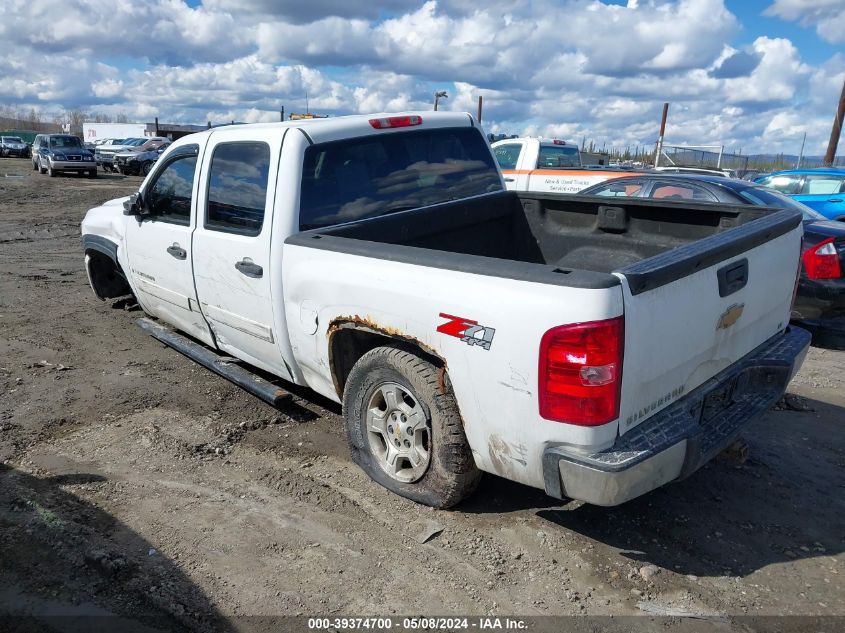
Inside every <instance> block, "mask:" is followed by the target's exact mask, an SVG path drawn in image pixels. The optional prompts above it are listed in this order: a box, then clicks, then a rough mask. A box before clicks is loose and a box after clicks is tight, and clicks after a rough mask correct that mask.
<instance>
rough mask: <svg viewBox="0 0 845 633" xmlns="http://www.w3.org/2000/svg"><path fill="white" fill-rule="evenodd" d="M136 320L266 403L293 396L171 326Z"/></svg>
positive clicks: (166, 342)
mask: <svg viewBox="0 0 845 633" xmlns="http://www.w3.org/2000/svg"><path fill="white" fill-rule="evenodd" d="M136 323H137V324H138V325H139V326H140V327H141V329H142V330H144V331H145V332H147V334H149V335H150V336H152V337H153V338H155V339H157V340H159V341H161V342H162V343H164V344H165V345H167V346H168V347H172V348H173V349H175V350H176V351H177V352H181V353H182V354H184V355H185V356H187V357H188V358H190V359H191V360H192V361H194V362H196V363H199V364H200V365H202V366H203V367H206V368H207V369H210V370H211V371H213V372H214V373H215V374H219V375H220V376H223V378H225V379H226V380H230V381H231V382H233V383H235V384H236V385H238V387H241V388H243V389H246V390H247V391H249V392H250V393H251V394H253V395H255V396H258V397H259V398H261V399H262V400H263V401H264V402H267V403H268V404H271V405H272V406H274V407H278V406H280V405H282V404H284V403H285V402H287V401H289V400H290V399H291V394H290V393H288V392H287V391H285V390H284V389H282V388H280V387H278V386H277V385H274V384H273V383H272V382H270V381H269V380H265V379H264V378H262V377H261V376H258V375H256V374H254V373H253V372H251V371H250V370H249V369H247V368H245V367H243V366H242V365H239V364H237V363H236V362H233V360H232V359H231V358H230V357H229V356H221V355H220V354H218V353H217V352H215V351H213V350H211V349H209V348H207V347H205V346H204V345H201V344H199V343H197V342H195V341H192V340H191V339H189V338H188V337H186V336H182V335H181V334H179V333H177V332H174V331H173V330H171V329H170V328H167V327H164V326H163V325H159V324H158V323H156V322H155V321H152V320H150V319H147V318H142V319H138V320H137V321H136Z"/></svg>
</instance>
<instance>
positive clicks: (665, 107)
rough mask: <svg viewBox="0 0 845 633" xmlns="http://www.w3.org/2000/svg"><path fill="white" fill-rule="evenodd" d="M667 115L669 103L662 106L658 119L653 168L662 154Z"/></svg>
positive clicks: (658, 162)
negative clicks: (658, 134) (658, 128)
mask: <svg viewBox="0 0 845 633" xmlns="http://www.w3.org/2000/svg"><path fill="white" fill-rule="evenodd" d="M668 115H669V102H668V101H667V102H666V103H664V104H663V116H661V117H660V136H658V137H657V147H656V148H655V150H654V166H655V167H657V166H658V165H659V164H660V155H661V154H662V153H663V135H664V134H665V133H666V117H667V116H668Z"/></svg>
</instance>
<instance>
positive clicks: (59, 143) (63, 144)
mask: <svg viewBox="0 0 845 633" xmlns="http://www.w3.org/2000/svg"><path fill="white" fill-rule="evenodd" d="M50 147H51V148H53V149H66V148H68V147H77V148H78V147H82V143H80V142H79V139H78V138H76V137H75V136H51V137H50Z"/></svg>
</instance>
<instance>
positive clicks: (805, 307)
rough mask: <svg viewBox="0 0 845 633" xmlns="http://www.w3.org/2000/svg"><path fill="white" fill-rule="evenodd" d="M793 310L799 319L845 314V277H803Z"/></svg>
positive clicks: (799, 283)
mask: <svg viewBox="0 0 845 633" xmlns="http://www.w3.org/2000/svg"><path fill="white" fill-rule="evenodd" d="M792 310H793V318H797V319H825V318H831V317H837V316H845V278H841V277H840V278H839V279H823V280H809V279H801V280H800V281H799V282H798V294H797V296H796V297H795V306H794V307H793V309H792Z"/></svg>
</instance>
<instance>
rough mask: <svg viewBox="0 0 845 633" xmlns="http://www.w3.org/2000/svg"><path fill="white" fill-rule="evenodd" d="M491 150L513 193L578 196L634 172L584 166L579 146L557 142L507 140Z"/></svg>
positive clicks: (525, 139)
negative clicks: (574, 194)
mask: <svg viewBox="0 0 845 633" xmlns="http://www.w3.org/2000/svg"><path fill="white" fill-rule="evenodd" d="M492 148H493V154H494V155H495V156H496V161H497V162H498V163H499V167H500V169H501V170H502V174H503V175H504V179H505V187H507V188H508V189H509V190H512V191H534V192H539V193H543V192H548V193H577V192H579V191H581V190H582V189H586V188H587V187H592V186H593V185H597V184H598V183H600V182H604V181H605V180H608V179H610V178H618V177H620V176H631V175H633V174H634V173H636V172H631V171H628V170H621V169H614V168H611V167H602V168H589V167H584V166H583V165H582V164H581V153H580V152H579V150H578V146H577V145H576V144H574V143H568V142H566V141H562V140H560V139H544V138H537V137H532V136H525V137H522V138H509V139H504V140H501V141H496V142H495V143H493V144H492Z"/></svg>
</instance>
